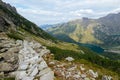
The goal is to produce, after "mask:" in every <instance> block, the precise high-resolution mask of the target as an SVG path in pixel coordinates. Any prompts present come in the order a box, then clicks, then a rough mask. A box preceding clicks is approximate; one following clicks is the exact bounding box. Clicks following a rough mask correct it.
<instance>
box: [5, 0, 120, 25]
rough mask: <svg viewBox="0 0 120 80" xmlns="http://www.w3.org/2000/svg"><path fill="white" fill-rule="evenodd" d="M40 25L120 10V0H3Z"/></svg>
mask: <svg viewBox="0 0 120 80" xmlns="http://www.w3.org/2000/svg"><path fill="white" fill-rule="evenodd" d="M3 1H5V2H8V3H10V4H11V5H13V6H15V7H16V8H17V10H18V12H19V13H20V14H21V15H23V16H24V17H25V18H27V19H29V20H31V21H33V22H35V23H36V24H38V25H41V24H52V23H58V22H66V21H68V20H72V19H79V18H81V17H89V18H99V17H102V16H105V15H107V14H109V13H117V12H120V5H119V4H120V0H29V1H28V0H3Z"/></svg>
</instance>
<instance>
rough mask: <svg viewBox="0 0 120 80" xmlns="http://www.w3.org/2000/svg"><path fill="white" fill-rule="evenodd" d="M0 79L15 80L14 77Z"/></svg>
mask: <svg viewBox="0 0 120 80" xmlns="http://www.w3.org/2000/svg"><path fill="white" fill-rule="evenodd" d="M0 80H15V78H14V77H11V78H3V79H0Z"/></svg>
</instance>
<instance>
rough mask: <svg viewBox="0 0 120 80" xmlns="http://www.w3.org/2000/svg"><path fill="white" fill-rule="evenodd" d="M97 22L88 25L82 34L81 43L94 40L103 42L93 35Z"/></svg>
mask: <svg viewBox="0 0 120 80" xmlns="http://www.w3.org/2000/svg"><path fill="white" fill-rule="evenodd" d="M94 26H95V24H94V23H93V24H90V25H88V27H87V28H86V30H84V34H83V35H82V38H81V41H80V42H81V43H93V42H96V43H102V42H101V41H99V40H98V39H96V38H95V37H94V35H93V33H94V30H93V28H94Z"/></svg>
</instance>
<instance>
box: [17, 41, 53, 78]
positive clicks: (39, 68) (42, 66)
mask: <svg viewBox="0 0 120 80" xmlns="http://www.w3.org/2000/svg"><path fill="white" fill-rule="evenodd" d="M19 42H20V41H19ZM20 44H21V42H20ZM34 49H36V51H38V50H37V49H40V50H39V51H38V53H37V52H36V51H35V50H34ZM47 53H50V51H49V50H47V49H46V48H45V47H42V46H41V45H40V44H39V43H33V42H30V43H28V42H27V41H24V42H23V43H22V49H21V50H20V52H19V67H18V71H17V73H16V74H17V75H16V80H33V79H38V80H47V78H49V80H53V79H54V73H53V71H52V70H51V69H50V68H49V67H48V65H47V63H46V62H45V60H44V59H43V57H42V56H43V55H45V54H47Z"/></svg>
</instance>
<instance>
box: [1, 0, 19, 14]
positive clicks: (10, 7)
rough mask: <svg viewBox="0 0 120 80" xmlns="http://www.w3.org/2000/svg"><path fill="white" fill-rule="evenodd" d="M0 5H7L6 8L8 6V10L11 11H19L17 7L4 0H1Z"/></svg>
mask: <svg viewBox="0 0 120 80" xmlns="http://www.w3.org/2000/svg"><path fill="white" fill-rule="evenodd" d="M0 5H2V6H4V7H6V8H7V9H8V10H10V11H13V12H15V13H17V10H16V8H15V7H13V6H11V5H10V4H8V3H5V2H3V1H2V0H0Z"/></svg>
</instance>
